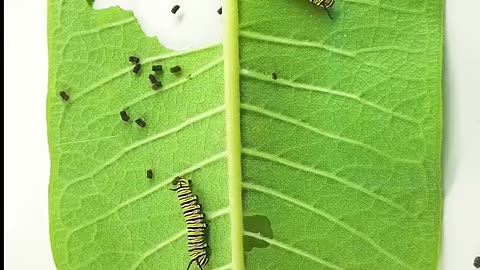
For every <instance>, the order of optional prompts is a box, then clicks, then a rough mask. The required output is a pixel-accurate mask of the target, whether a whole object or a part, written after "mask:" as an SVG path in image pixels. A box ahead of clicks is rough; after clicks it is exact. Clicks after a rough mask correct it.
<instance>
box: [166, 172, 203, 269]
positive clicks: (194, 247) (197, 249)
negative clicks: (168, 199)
mask: <svg viewBox="0 0 480 270" xmlns="http://www.w3.org/2000/svg"><path fill="white" fill-rule="evenodd" d="M172 184H173V185H175V188H174V189H171V190H173V191H175V192H176V193H177V197H178V200H179V201H180V206H181V207H182V211H183V217H184V218H185V222H186V223H187V236H188V254H189V255H190V258H191V260H190V263H189V264H188V267H187V270H188V269H189V268H190V266H191V265H192V263H193V262H195V263H196V264H197V265H198V267H200V269H202V270H203V268H202V266H205V265H206V264H207V263H208V255H207V243H206V241H205V228H206V227H207V224H206V223H205V219H204V215H203V213H202V210H201V205H200V204H199V203H198V200H197V199H198V198H197V196H195V195H193V193H192V186H191V181H190V180H187V179H185V178H182V177H177V178H175V180H173V182H172Z"/></svg>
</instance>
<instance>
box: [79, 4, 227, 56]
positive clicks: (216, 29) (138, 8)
mask: <svg viewBox="0 0 480 270" xmlns="http://www.w3.org/2000/svg"><path fill="white" fill-rule="evenodd" d="M86 1H87V2H88V4H89V5H90V6H92V7H93V8H94V9H97V10H105V9H109V8H117V7H118V8H121V9H123V10H127V11H131V12H132V13H133V15H134V16H135V19H136V20H137V21H138V23H139V25H140V27H141V28H142V30H143V32H144V33H145V35H146V36H148V37H156V38H157V39H158V41H159V42H160V43H161V44H162V45H164V46H165V47H167V48H169V49H173V50H189V49H196V48H201V47H205V46H209V45H213V44H217V43H220V42H221V41H222V36H223V16H221V15H219V14H218V13H217V12H218V10H219V8H220V7H221V6H222V1H221V0H213V1H185V2H181V3H179V8H178V9H177V8H175V9H174V7H175V6H176V4H177V3H176V2H172V1H158V0H143V1H132V0H86ZM172 10H173V11H175V12H172Z"/></svg>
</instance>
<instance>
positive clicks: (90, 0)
mask: <svg viewBox="0 0 480 270" xmlns="http://www.w3.org/2000/svg"><path fill="white" fill-rule="evenodd" d="M93 2H95V0H87V4H88V5H89V6H93Z"/></svg>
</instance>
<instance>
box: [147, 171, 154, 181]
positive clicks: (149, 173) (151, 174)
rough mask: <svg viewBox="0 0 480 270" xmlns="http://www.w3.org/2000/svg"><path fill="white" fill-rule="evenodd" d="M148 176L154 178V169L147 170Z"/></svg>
mask: <svg viewBox="0 0 480 270" xmlns="http://www.w3.org/2000/svg"><path fill="white" fill-rule="evenodd" d="M147 178H148V179H152V178H153V170H152V169H149V170H147Z"/></svg>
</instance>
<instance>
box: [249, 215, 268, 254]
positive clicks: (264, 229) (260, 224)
mask: <svg viewBox="0 0 480 270" xmlns="http://www.w3.org/2000/svg"><path fill="white" fill-rule="evenodd" d="M243 226H244V229H245V230H246V231H248V232H252V233H259V234H260V235H261V236H263V237H266V238H270V239H273V230H272V223H271V222H270V219H268V217H266V216H262V215H253V216H245V217H243ZM243 245H244V248H245V251H246V252H249V251H252V250H253V249H254V248H267V247H268V246H269V245H270V244H269V243H267V242H265V241H263V240H260V239H257V238H254V237H251V236H248V235H244V236H243Z"/></svg>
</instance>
